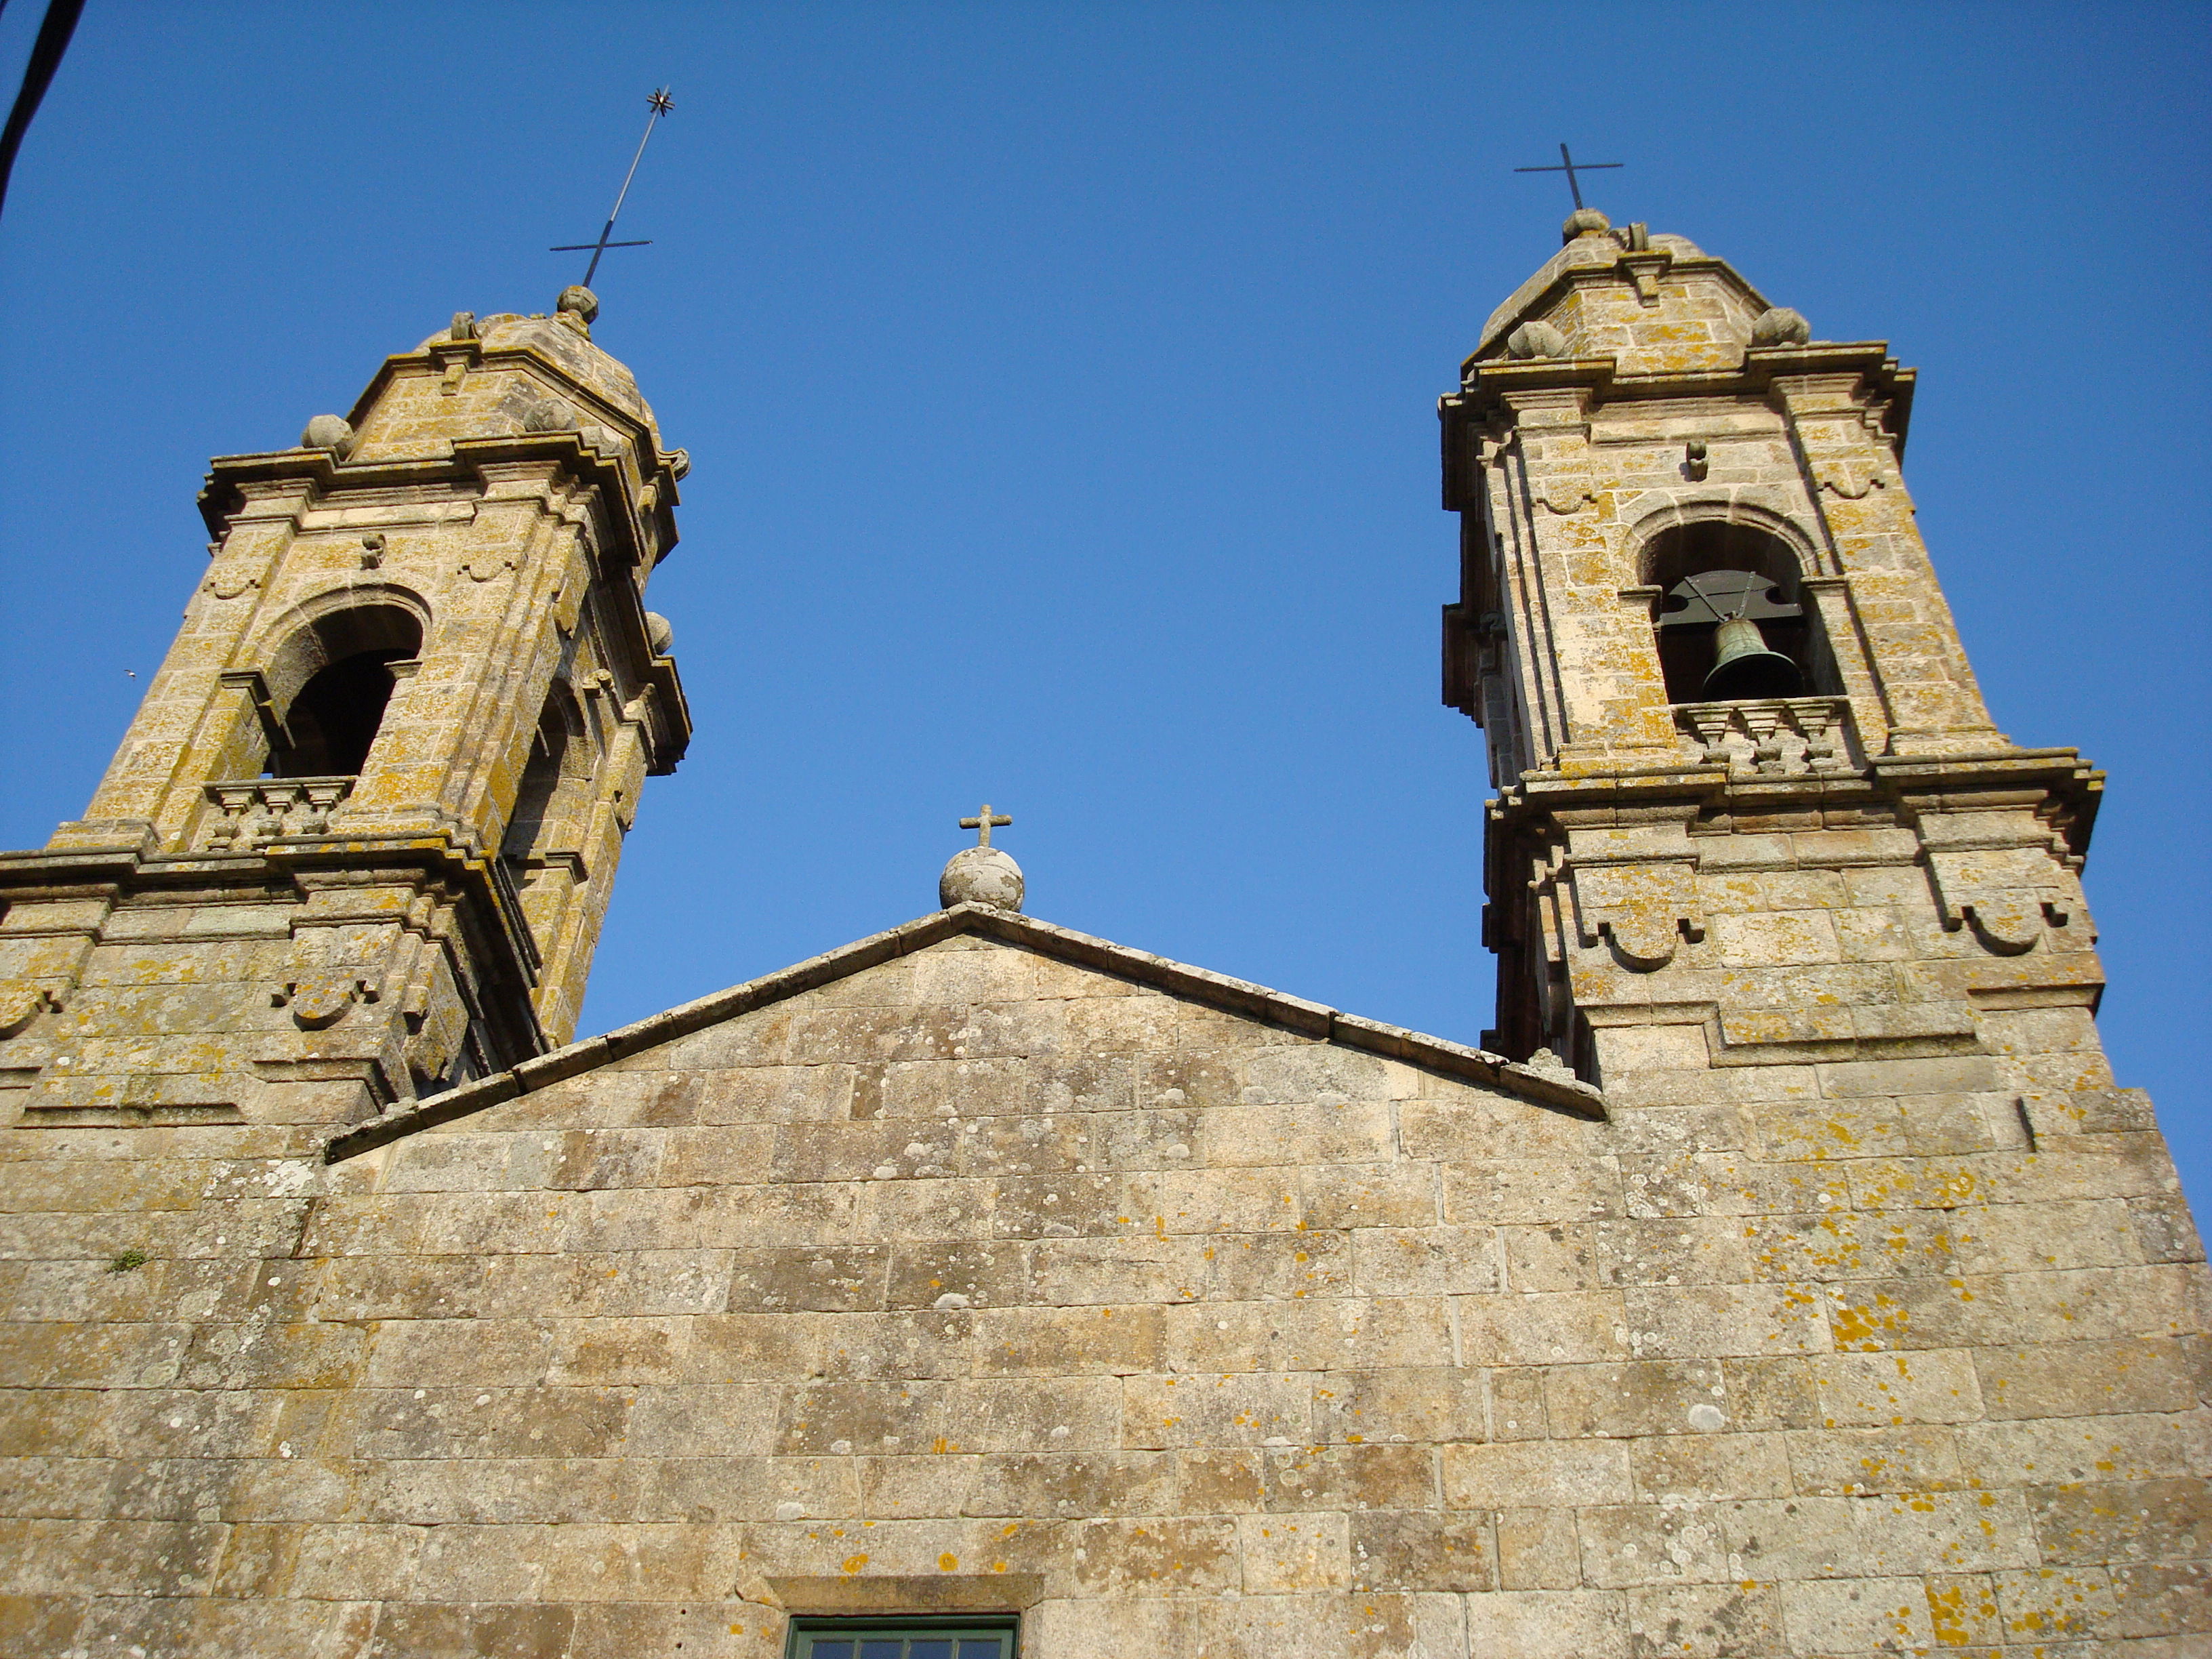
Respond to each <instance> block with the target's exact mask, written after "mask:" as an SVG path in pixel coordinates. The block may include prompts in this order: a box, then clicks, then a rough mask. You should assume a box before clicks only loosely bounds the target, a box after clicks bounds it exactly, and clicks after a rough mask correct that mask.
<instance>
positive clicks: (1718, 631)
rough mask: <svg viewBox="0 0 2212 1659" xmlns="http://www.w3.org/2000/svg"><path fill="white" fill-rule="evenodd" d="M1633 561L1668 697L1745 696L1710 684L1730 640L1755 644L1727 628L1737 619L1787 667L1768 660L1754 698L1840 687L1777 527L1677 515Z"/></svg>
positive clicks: (1798, 565) (1800, 565) (1800, 566)
mask: <svg viewBox="0 0 2212 1659" xmlns="http://www.w3.org/2000/svg"><path fill="white" fill-rule="evenodd" d="M1639 565H1640V570H1639V573H1638V574H1639V575H1640V576H1641V579H1642V580H1643V582H1644V586H1647V587H1654V588H1656V589H1658V591H1659V600H1658V605H1657V607H1656V611H1655V612H1654V615H1653V617H1652V634H1653V642H1654V645H1655V647H1656V650H1657V652H1658V653H1659V670H1660V673H1661V674H1662V677H1663V678H1665V680H1666V684H1667V701H1668V702H1670V703H1690V702H1708V701H1713V700H1716V699H1719V698H1729V697H1733V696H1742V695H1746V694H1745V693H1743V692H1741V691H1734V690H1729V688H1728V687H1727V686H1726V685H1725V684H1722V685H1720V686H1718V687H1713V686H1711V684H1710V682H1709V677H1710V676H1711V674H1712V671H1713V669H1714V666H1715V663H1716V661H1717V658H1718V657H1719V656H1720V654H1721V653H1722V651H1723V649H1724V648H1725V647H1727V646H1729V645H1730V644H1734V645H1735V647H1737V648H1738V649H1741V648H1742V647H1744V646H1746V645H1747V644H1752V643H1754V642H1753V641H1750V640H1749V639H1748V636H1747V635H1745V634H1744V633H1743V632H1742V630H1741V629H1738V630H1737V631H1736V632H1735V634H1734V635H1725V634H1723V631H1722V626H1723V623H1726V622H1728V621H1729V620H1731V619H1735V618H1743V619H1747V620H1749V621H1751V622H1753V623H1756V624H1757V627H1758V630H1759V642H1763V644H1764V647H1765V650H1766V651H1767V652H1770V653H1773V654H1774V656H1775V657H1776V658H1778V659H1787V664H1788V665H1789V667H1788V668H1787V669H1785V668H1784V667H1783V665H1782V664H1781V663H1779V662H1778V663H1776V664H1774V665H1771V672H1770V673H1769V674H1767V675H1766V676H1765V683H1764V687H1763V689H1761V690H1758V691H1756V692H1753V693H1751V694H1750V695H1755V696H1829V695H1832V694H1833V693H1834V692H1835V691H1836V690H1837V689H1838V688H1837V677H1836V672H1835V667H1834V664H1833V660H1832V658H1831V656H1830V654H1829V652H1828V648H1827V642H1826V639H1825V638H1824V637H1823V636H1822V635H1821V633H1820V623H1819V619H1818V617H1816V616H1815V615H1814V611H1813V607H1812V606H1811V605H1808V603H1807V602H1806V599H1807V596H1806V594H1805V592H1804V591H1803V581H1802V579H1803V575H1804V568H1805V567H1804V562H1803V560H1802V557H1801V556H1800V554H1799V552H1798V550H1797V548H1796V545H1794V544H1793V543H1792V542H1791V541H1790V539H1788V538H1785V537H1784V536H1783V535H1781V534H1780V533H1778V532H1777V531H1776V530H1775V529H1772V528H1770V527H1768V526H1765V525H1762V524H1759V523H1757V522H1753V521H1747V520H1744V519H1741V518H1734V517H1727V518H1724V517H1717V516H1716V517H1711V518H1692V519H1688V520H1680V521H1677V522H1675V523H1673V524H1669V525H1667V526H1662V528H1660V529H1658V530H1656V531H1655V532H1653V533H1652V534H1651V535H1650V537H1649V538H1647V539H1646V540H1645V541H1644V544H1643V547H1642V550H1641V553H1640V556H1639Z"/></svg>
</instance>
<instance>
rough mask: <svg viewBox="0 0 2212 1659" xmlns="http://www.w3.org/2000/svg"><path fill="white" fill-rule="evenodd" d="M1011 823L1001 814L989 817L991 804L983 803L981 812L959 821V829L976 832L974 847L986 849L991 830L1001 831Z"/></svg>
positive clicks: (1008, 818) (989, 840)
mask: <svg viewBox="0 0 2212 1659" xmlns="http://www.w3.org/2000/svg"><path fill="white" fill-rule="evenodd" d="M1012 822H1013V820H1012V818H1010V817H1007V816H1006V814H1005V813H1003V812H1001V813H1000V814H999V815H998V816H997V817H993V816H992V815H991V803H990V802H988V801H985V802H984V803H983V810H982V811H980V812H978V813H977V814H976V815H975V817H972V818H963V819H961V820H960V827H961V828H962V829H973V830H975V832H976V835H975V845H976V846H978V847H988V846H989V845H990V844H991V831H992V829H994V828H996V829H1004V828H1006V825H1008V824H1010V823H1012Z"/></svg>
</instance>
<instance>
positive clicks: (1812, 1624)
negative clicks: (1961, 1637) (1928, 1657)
mask: <svg viewBox="0 0 2212 1659" xmlns="http://www.w3.org/2000/svg"><path fill="white" fill-rule="evenodd" d="M1781 1596H1782V1606H1783V1619H1784V1623H1785V1626H1786V1627H1787V1629H1788V1631H1789V1632H1790V1651H1792V1652H1794V1653H1800V1654H1807V1655H1828V1654H1835V1655H1838V1656H1841V1655H1845V1654H1849V1655H1851V1656H1854V1659H1857V1656H1858V1655H1862V1654H1869V1653H1899V1652H1902V1653H1910V1652H1914V1651H1923V1652H1925V1651H1929V1650H1933V1649H1934V1648H1935V1646H1936V1639H1937V1638H1936V1625H1935V1621H1934V1620H1933V1619H1932V1618H1931V1617H1930V1615H1929V1607H1928V1595H1927V1589H1926V1586H1925V1585H1924V1584H1923V1583H1922V1581H1921V1580H1920V1579H1918V1578H1885V1577H1853V1578H1841V1579H1836V1580H1833V1581H1831V1582H1826V1583H1823V1582H1820V1581H1818V1580H1814V1581H1809V1582H1808V1581H1799V1582H1796V1583H1786V1584H1784V1585H1783V1586H1781Z"/></svg>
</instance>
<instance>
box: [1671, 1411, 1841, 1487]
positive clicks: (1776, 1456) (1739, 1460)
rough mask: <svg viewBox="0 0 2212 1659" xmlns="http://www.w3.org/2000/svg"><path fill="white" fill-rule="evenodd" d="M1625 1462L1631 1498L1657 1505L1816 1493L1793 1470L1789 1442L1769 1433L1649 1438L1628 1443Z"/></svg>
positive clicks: (1793, 1447) (1793, 1451) (1793, 1454)
mask: <svg viewBox="0 0 2212 1659" xmlns="http://www.w3.org/2000/svg"><path fill="white" fill-rule="evenodd" d="M1705 1420H1707V1421H1710V1420H1711V1419H1705ZM1630 1461H1631V1464H1632V1468H1633V1470H1634V1474H1635V1480H1636V1492H1637V1495H1638V1497H1639V1498H1652V1499H1656V1500H1657V1501H1658V1502H1659V1503H1661V1504H1677V1503H1684V1502H1692V1501H1706V1502H1725V1501H1727V1500H1729V1499H1730V1498H1787V1497H1789V1496H1790V1494H1791V1492H1803V1491H1813V1490H1817V1488H1814V1487H1812V1486H1807V1485H1806V1484H1805V1483H1804V1481H1803V1477H1802V1473H1797V1472H1796V1470H1795V1469H1794V1468H1793V1466H1794V1465H1796V1462H1797V1460H1796V1441H1795V1439H1794V1438H1793V1439H1792V1440H1790V1442H1789V1443H1788V1444H1787V1445H1786V1446H1785V1443H1784V1439H1783V1437H1781V1436H1780V1435H1775V1434H1744V1433H1734V1434H1723V1433H1700V1434H1667V1435H1653V1436H1650V1437H1647V1438H1645V1439H1641V1440H1636V1441H1632V1442H1631V1443H1630ZM1793 1477H1794V1484H1793Z"/></svg>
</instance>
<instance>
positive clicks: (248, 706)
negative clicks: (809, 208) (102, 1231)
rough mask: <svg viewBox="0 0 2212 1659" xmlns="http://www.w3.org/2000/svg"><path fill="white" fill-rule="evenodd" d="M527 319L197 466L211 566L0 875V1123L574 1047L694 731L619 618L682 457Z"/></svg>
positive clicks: (313, 1116) (368, 1079)
mask: <svg viewBox="0 0 2212 1659" xmlns="http://www.w3.org/2000/svg"><path fill="white" fill-rule="evenodd" d="M597 311H598V304H597V301H594V300H593V299H592V295H590V293H589V292H588V291H587V290H586V289H568V291H567V292H566V293H564V294H562V296H561V301H560V306H559V308H558V309H557V311H556V313H554V314H553V315H551V316H533V317H521V316H513V315H507V316H496V317H486V318H482V319H478V318H476V317H474V316H471V315H470V314H468V313H463V314H461V315H459V316H457V317H455V318H454V319H453V325H452V326H451V327H450V328H448V329H444V330H441V331H440V332H439V333H437V334H436V335H435V336H433V337H431V338H430V339H428V340H426V341H425V342H423V343H422V345H421V346H420V347H418V348H417V349H415V350H413V351H410V352H405V353H403V354H401V355H400V356H395V357H392V358H390V359H389V360H387V361H386V363H385V365H384V367H383V368H382V369H381V370H380V371H379V373H378V374H377V375H376V377H375V379H374V380H373V381H372V382H371V383H370V385H369V386H368V390H367V391H366V392H363V393H362V397H361V399H360V401H359V403H358V404H356V406H355V409H354V410H353V412H352V415H351V416H350V417H349V418H348V419H343V420H342V419H340V418H338V417H337V416H317V417H316V418H315V419H314V420H313V421H311V422H308V425H307V431H306V433H305V435H303V436H302V438H301V441H300V443H299V445H298V446H297V447H294V448H290V449H283V450H277V451H275V452H273V453H264V454H254V455H232V456H225V457H222V458H221V459H217V460H216V462H215V463H214V464H213V471H212V472H211V473H210V477H209V479H208V484H207V488H206V489H205V490H204V492H203V493H202V495H201V496H200V506H201V510H202V513H203V514H204V517H205V519H206V521H207V526H208V530H209V533H210V535H211V536H212V537H213V538H214V539H213V541H212V542H211V543H210V545H209V548H208V552H209V555H210V561H211V562H210V566H209V568H208V569H207V571H206V574H204V576H203V577H202V579H201V580H200V581H199V583H198V585H197V587H196V589H195V591H194V592H193V593H192V596H191V604H190V605H189V606H188V607H187V609H186V611H185V621H184V626H183V627H182V629H180V630H179V633H178V635H177V637H176V641H175V643H174V644H173V646H172V647H170V650H169V653H168V656H167V659H166V660H165V661H164V662H163V664H162V665H161V671H159V673H157V674H156V675H155V678H154V679H153V682H152V684H150V686H149V689H148V690H147V693H146V698H145V701H144V702H143V704H142V705H141V707H140V708H139V710H138V714H137V718H136V719H135V720H133V721H132V723H131V729H130V731H129V732H128V733H127V734H126V735H125V738H124V739H123V743H122V746H121V747H120V748H119V749H118V750H117V753H116V756H115V759H114V761H113V762H112V763H111V764H110V766H109V767H108V769H107V773H106V776H105V777H104V778H103V779H102V780H101V781H100V787H99V788H98V790H97V792H96V793H94V797H93V799H92V803H91V805H90V807H89V808H88V811H86V814H85V816H84V817H83V818H82V820H79V821H77V822H75V823H65V824H64V825H62V826H61V828H60V829H58V830H57V831H56V832H55V834H54V836H53V838H52V840H51V841H49V842H47V844H46V847H45V848H43V849H40V850H39V851H36V852H28V853H15V854H5V855H0V1103H5V1102H9V1101H13V1102H15V1103H17V1107H18V1110H17V1112H16V1113H15V1114H13V1115H16V1116H18V1117H19V1118H20V1121H24V1122H27V1123H28V1122H36V1121H46V1122H58V1123H100V1122H122V1123H135V1122H149V1121H151V1122H182V1121H240V1120H243V1121H291V1122H303V1123H304V1122H328V1121H350V1120H354V1119H358V1118H360V1117H362V1116H365V1115H373V1114H374V1113H376V1112H379V1111H381V1110H382V1109H385V1108H386V1106H387V1105H389V1104H390V1103H392V1101H394V1100H395V1099H398V1098H402V1097H410V1096H415V1095H417V1094H422V1093H428V1092H431V1091H435V1090H436V1089H439V1088H441V1087H446V1086H450V1085H453V1084H456V1083H459V1082H464V1081H466V1080H467V1079H470V1078H472V1077H476V1076H479V1075H482V1074H483V1073H489V1072H495V1071H500V1070H504V1069H507V1068H508V1067H511V1066H514V1065H516V1064H517V1063H519V1062H520V1061H522V1060H527V1059H529V1058H530V1057H531V1056H532V1055H534V1054H539V1053H542V1052H544V1050H545V1049H546V1048H549V1047H550V1046H552V1045H555V1044H557V1043H560V1042H564V1041H566V1040H567V1039H568V1036H570V1035H571V1033H572V1032H573V1030H574V1025H575V1022H576V1017H577V1011H578V1008H579V1006H580V1002H581V1000H582V997H583V991H584V979H585V975H586V971H587V969H588V968H589V966H590V963H591V957H592V948H593V945H595V943H596V942H597V939H598V937H599V924H600V921H601V918H602V916H603V915H604V913H605V907H606V902H607V896H608V891H609V889H610V888H611V885H612V883H613V878H614V872H615V864H616V860H617V857H618V856H619V854H620V852H621V848H622V841H623V834H624V832H625V831H626V830H627V829H628V828H629V823H630V822H631V820H632V818H633V817H634V815H635V811H636V808H637V797H638V792H639V789H640V787H641V782H642V781H643V779H644V778H645V776H646V775H648V774H655V773H665V772H668V771H670V770H671V769H673V768H674V767H675V765H676V763H677V761H678V758H679V757H681V755H682V754H683V752H684V744H685V742H686V740H687V738H688V737H689V734H690V719H689V715H688V713H687V711H686V708H685V706H684V692H683V689H682V686H681V684H679V682H678V678H677V672H676V664H675V662H674V660H673V659H671V657H670V655H669V638H670V635H669V628H668V625H667V623H665V622H664V621H663V620H662V619H661V618H659V617H655V616H653V615H652V614H651V613H649V612H648V611H646V610H645V608H644V605H643V603H642V601H643V598H644V593H645V587H646V583H647V579H648V577H649V576H650V575H651V574H652V572H653V568H654V567H655V566H656V565H657V564H658V563H659V562H660V560H661V559H663V558H665V556H667V554H668V552H669V550H671V548H672V547H673V546H674V544H675V542H676V526H675V519H674V515H673V511H672V509H673V508H674V507H675V504H676V485H677V481H678V479H679V478H681V477H683V475H684V471H685V468H686V465H687V462H686V459H685V457H684V453H683V452H682V451H681V450H677V451H673V452H670V451H664V450H663V449H662V448H661V447H660V441H659V432H658V430H657V429H656V428H655V426H654V423H653V413H652V410H650V409H648V408H647V405H646V404H645V402H644V400H643V399H642V398H640V397H639V395H638V392H637V388H636V386H635V382H634V381H633V380H632V379H631V377H630V374H629V371H628V370H627V369H625V368H623V366H622V365H621V364H620V363H618V362H616V361H615V360H614V359H613V358H611V357H610V356H607V355H606V354H605V352H603V351H601V350H600V349H598V348H597V347H596V346H594V345H593V344H592V342H591V322H592V318H593V317H594V315H595V314H596V313H597Z"/></svg>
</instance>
